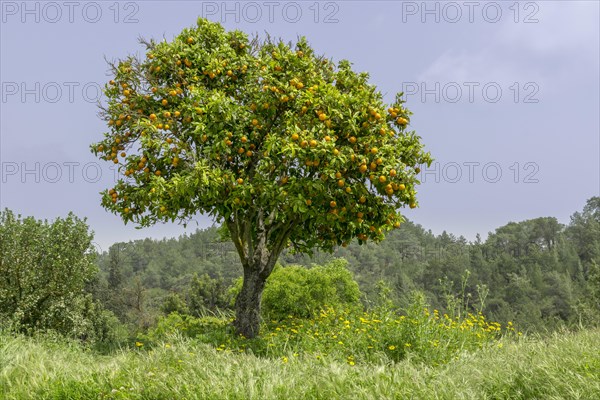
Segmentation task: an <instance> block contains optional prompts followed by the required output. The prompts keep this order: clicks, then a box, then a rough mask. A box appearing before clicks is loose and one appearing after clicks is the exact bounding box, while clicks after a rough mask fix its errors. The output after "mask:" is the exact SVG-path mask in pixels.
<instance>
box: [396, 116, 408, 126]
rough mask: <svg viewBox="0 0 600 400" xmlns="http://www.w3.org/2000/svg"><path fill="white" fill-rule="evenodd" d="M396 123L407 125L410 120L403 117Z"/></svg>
mask: <svg viewBox="0 0 600 400" xmlns="http://www.w3.org/2000/svg"><path fill="white" fill-rule="evenodd" d="M396 122H397V123H398V125H406V124H408V120H407V119H406V118H402V117H398V118H397V119H396Z"/></svg>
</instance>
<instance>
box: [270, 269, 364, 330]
mask: <svg viewBox="0 0 600 400" xmlns="http://www.w3.org/2000/svg"><path fill="white" fill-rule="evenodd" d="M347 264H348V263H347V261H346V260H343V259H337V260H333V261H331V262H329V263H328V264H325V265H323V266H318V265H314V266H312V267H311V268H305V267H302V266H287V267H279V268H275V270H274V271H273V273H272V274H271V276H270V277H269V279H267V285H266V286H265V291H264V292H263V297H262V307H263V312H264V315H265V318H267V319H274V320H284V319H286V318H288V317H289V316H293V317H296V318H309V317H311V316H313V315H315V314H316V313H318V311H319V309H320V308H321V307H323V306H324V305H327V306H331V307H334V308H337V307H343V308H349V307H356V306H358V305H359V304H360V302H359V300H360V290H359V289H358V284H357V283H356V282H355V281H354V279H353V277H352V273H351V272H350V271H349V270H348V268H347Z"/></svg>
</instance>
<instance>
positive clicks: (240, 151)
mask: <svg viewBox="0 0 600 400" xmlns="http://www.w3.org/2000/svg"><path fill="white" fill-rule="evenodd" d="M245 151H246V149H244V148H243V147H240V148H239V149H238V153H239V154H242V153H243V152H245Z"/></svg>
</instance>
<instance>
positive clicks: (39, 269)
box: [0, 209, 114, 340]
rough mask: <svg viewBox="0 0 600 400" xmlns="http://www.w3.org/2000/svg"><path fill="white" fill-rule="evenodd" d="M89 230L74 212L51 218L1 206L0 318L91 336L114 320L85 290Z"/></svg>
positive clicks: (24, 328)
mask: <svg viewBox="0 0 600 400" xmlns="http://www.w3.org/2000/svg"><path fill="white" fill-rule="evenodd" d="M94 258H95V253H94V250H93V246H92V234H91V233H90V232H89V231H88V226H87V225H86V223H85V220H80V219H79V218H77V217H76V216H74V215H73V214H71V213H70V214H69V215H68V216H67V217H66V218H57V219H55V220H54V221H53V222H48V221H40V220H36V219H35V218H33V217H26V218H22V217H21V216H20V215H14V214H13V213H12V212H11V211H10V210H8V209H6V210H4V211H2V212H0V321H2V325H4V327H11V328H13V329H15V330H18V331H21V332H27V333H32V332H34V331H43V330H53V331H56V332H58V333H60V334H63V335H67V336H71V337H78V338H82V339H88V340H95V339H99V340H102V339H106V338H108V337H109V336H110V332H109V328H108V327H109V325H110V324H111V323H113V322H114V321H113V318H114V317H112V315H111V314H110V313H107V312H106V311H104V310H103V308H102V307H101V306H100V305H99V304H98V303H97V302H95V301H93V300H92V298H91V296H90V295H89V294H86V293H85V292H84V289H85V287H86V284H87V283H88V282H89V281H90V280H91V279H92V278H93V276H94V275H95V274H96V271H97V267H96V265H95V264H94Z"/></svg>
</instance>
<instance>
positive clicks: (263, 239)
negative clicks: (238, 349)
mask: <svg viewBox="0 0 600 400" xmlns="http://www.w3.org/2000/svg"><path fill="white" fill-rule="evenodd" d="M252 216H253V217H254V218H247V219H244V220H242V219H238V218H236V216H233V218H231V219H229V220H227V227H228V228H229V232H230V234H231V239H232V240H233V243H234V244H235V247H236V249H237V251H238V254H239V256H240V260H241V262H242V266H243V268H244V280H243V283H242V290H241V291H240V293H239V294H238V297H237V299H236V301H235V314H236V318H235V321H234V327H235V329H236V333H237V334H241V335H244V336H245V337H246V338H253V337H256V336H257V335H258V333H259V328H260V300H261V296H262V292H263V290H264V288H265V283H266V281H267V278H268V277H269V275H271V272H272V271H273V268H274V267H275V262H276V261H277V259H278V258H279V255H280V254H281V251H282V250H283V248H284V246H285V244H286V242H287V240H288V238H289V235H290V233H291V231H292V228H293V227H294V222H293V221H291V222H289V223H288V224H281V223H278V224H276V225H273V224H272V223H271V222H272V221H271V218H269V217H267V218H266V220H265V218H264V213H263V212H262V210H257V212H256V214H253V215H252Z"/></svg>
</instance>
